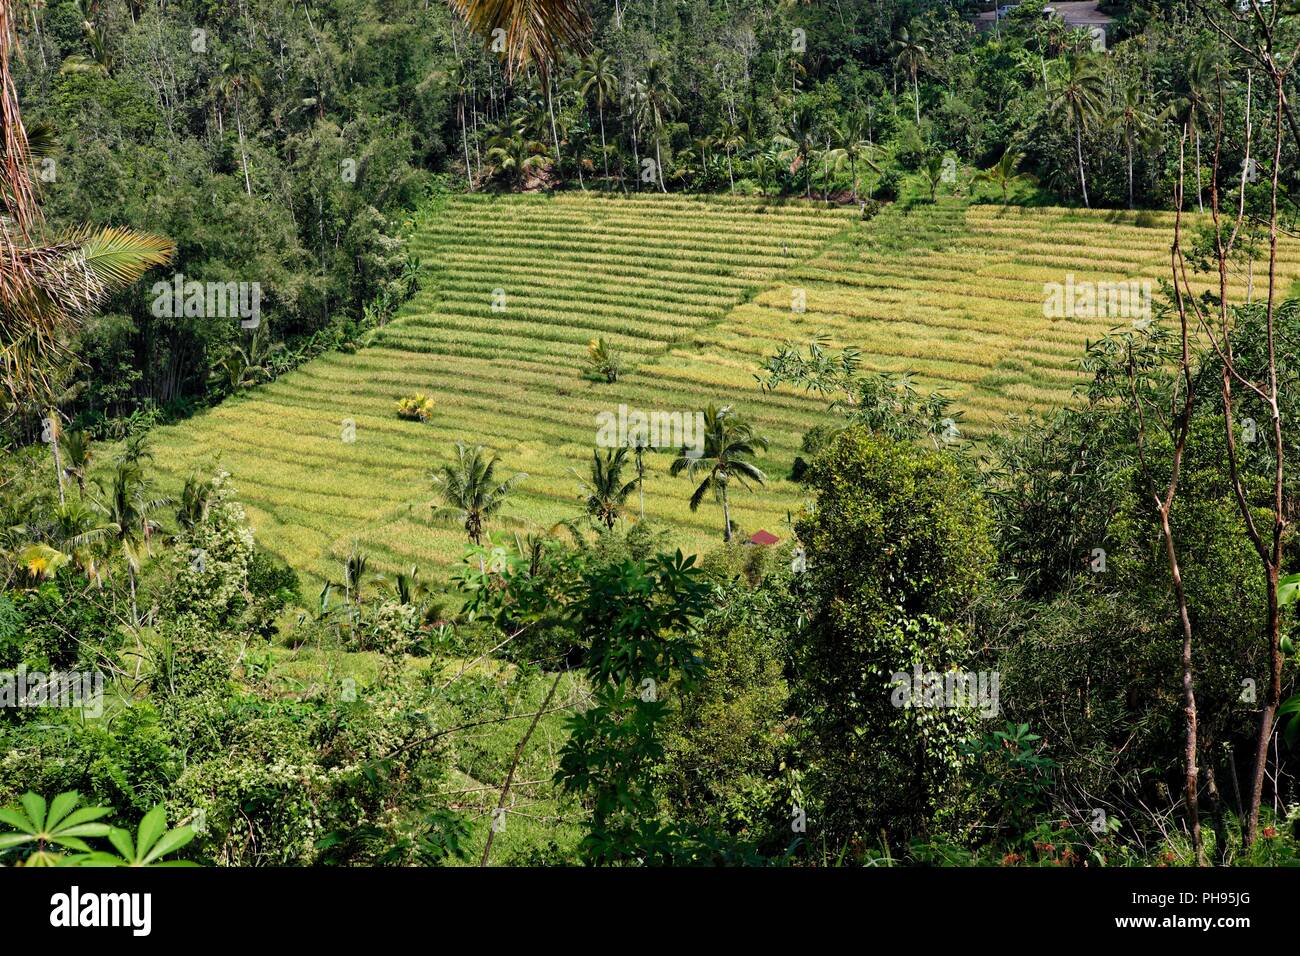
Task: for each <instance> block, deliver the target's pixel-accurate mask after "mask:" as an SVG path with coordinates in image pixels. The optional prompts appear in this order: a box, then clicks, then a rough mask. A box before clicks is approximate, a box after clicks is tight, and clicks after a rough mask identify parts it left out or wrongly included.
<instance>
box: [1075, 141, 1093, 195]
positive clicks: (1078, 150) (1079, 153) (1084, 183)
mask: <svg viewBox="0 0 1300 956" xmlns="http://www.w3.org/2000/svg"><path fill="white" fill-rule="evenodd" d="M1074 150H1075V156H1076V158H1077V159H1078V161H1079V185H1080V186H1081V187H1082V188H1083V204H1084V206H1086V207H1087V208H1089V209H1091V208H1092V204H1091V203H1090V202H1088V178H1087V176H1086V175H1084V172H1083V124H1082V123H1075V124H1074Z"/></svg>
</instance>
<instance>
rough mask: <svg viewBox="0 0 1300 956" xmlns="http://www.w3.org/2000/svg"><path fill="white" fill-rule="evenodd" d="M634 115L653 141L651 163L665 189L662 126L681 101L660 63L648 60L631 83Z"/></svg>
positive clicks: (664, 125)
mask: <svg viewBox="0 0 1300 956" xmlns="http://www.w3.org/2000/svg"><path fill="white" fill-rule="evenodd" d="M632 97H633V103H634V117H635V121H636V123H637V125H638V126H640V127H641V128H642V129H644V130H647V131H648V132H649V133H650V136H651V138H652V139H653V140H654V144H655V165H656V167H657V172H658V174H659V189H660V191H661V192H668V187H667V186H666V185H664V160H663V151H662V148H661V144H662V140H663V133H664V129H665V128H667V126H668V122H669V120H671V119H672V118H673V116H674V115H676V113H677V111H678V110H679V109H681V107H682V104H681V102H680V101H679V100H678V99H677V97H676V95H675V94H674V93H673V91H672V87H670V86H669V85H668V78H667V76H666V74H665V70H664V66H663V63H662V62H661V61H659V60H651V61H650V62H649V63H648V64H646V73H645V77H644V78H642V79H640V80H637V82H636V83H635V84H634V86H633V94H632Z"/></svg>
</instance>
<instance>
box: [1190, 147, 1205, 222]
mask: <svg viewBox="0 0 1300 956" xmlns="http://www.w3.org/2000/svg"><path fill="white" fill-rule="evenodd" d="M1192 134H1193V136H1194V138H1195V140H1196V209H1197V211H1198V212H1205V199H1204V190H1203V189H1202V188H1201V131H1200V130H1199V129H1195V128H1193V130H1192Z"/></svg>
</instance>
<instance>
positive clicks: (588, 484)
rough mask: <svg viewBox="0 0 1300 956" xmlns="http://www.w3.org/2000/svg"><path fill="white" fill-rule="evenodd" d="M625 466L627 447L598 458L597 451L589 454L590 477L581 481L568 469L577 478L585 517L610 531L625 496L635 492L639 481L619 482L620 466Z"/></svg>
mask: <svg viewBox="0 0 1300 956" xmlns="http://www.w3.org/2000/svg"><path fill="white" fill-rule="evenodd" d="M626 464H627V448H618V449H612V448H611V449H607V450H606V451H605V454H604V455H601V453H600V450H599V449H593V450H592V452H591V476H590V478H589V479H583V478H582V477H581V476H580V475H578V473H577V471H576V470H574V469H569V470H570V471H572V472H573V474H574V475H575V476H577V477H578V480H579V483H580V486H581V488H582V493H583V504H584V505H585V506H586V509H587V515H588V516H589V517H591V518H593V519H594V520H596V521H599V522H600V523H601V524H603V525H605V527H607V528H609V529H610V530H613V528H614V524H615V523H616V522H617V521H618V519H619V517H621V516H622V514H623V506H624V504H626V502H627V499H628V497H629V496H630V495H631V494H632V492H634V491H636V488H637V484H638V482H639V480H640V479H638V478H633V479H632V480H631V481H628V482H624V481H623V467H624V466H625V465H626Z"/></svg>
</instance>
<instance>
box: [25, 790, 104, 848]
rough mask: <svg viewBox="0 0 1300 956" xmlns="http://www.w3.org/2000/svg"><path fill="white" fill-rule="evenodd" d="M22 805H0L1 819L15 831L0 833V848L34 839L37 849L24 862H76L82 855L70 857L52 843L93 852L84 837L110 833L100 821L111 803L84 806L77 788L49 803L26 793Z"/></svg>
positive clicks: (35, 795) (27, 842)
mask: <svg viewBox="0 0 1300 956" xmlns="http://www.w3.org/2000/svg"><path fill="white" fill-rule="evenodd" d="M19 802H20V806H16V807H0V823H3V824H6V825H8V826H10V827H13V829H14V830H15V831H16V832H13V833H0V851H3V850H10V849H13V848H14V847H18V846H23V845H25V844H29V843H34V844H36V849H35V850H34V851H33V852H32V853H31V854H30V855H29V856H28V857H27V858H26V860H24V861H23V864H24V865H25V866H59V865H61V864H64V863H70V862H76V861H77V860H78V859H79V858H77V857H67V856H65V855H64V854H62V853H59V852H56V851H54V850H52V849H51V847H62V848H63V849H65V850H74V851H77V852H78V853H83V854H84V853H90V852H91V849H90V846H89V845H88V844H87V843H86V841H85V840H84V839H83V837H102V836H107V835H108V834H109V831H110V829H111V828H110V827H109V826H108V824H106V823H97V822H96V821H97V820H99V818H100V817H102V816H105V815H106V814H108V813H109V812H111V809H110V808H109V807H82V808H81V809H79V810H78V809H76V806H77V804H79V803H80V802H81V795H80V794H79V793H77V792H76V791H75V790H71V791H69V792H67V793H61V794H59V795H58V796H57V797H55V798H54V800H53V801H52V802H51V803H50V804H49V805H48V806H47V805H46V802H45V798H44V797H41V796H38V795H37V794H35V793H25V794H23V796H22V799H21V800H20V801H19Z"/></svg>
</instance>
